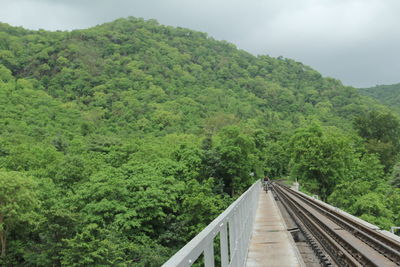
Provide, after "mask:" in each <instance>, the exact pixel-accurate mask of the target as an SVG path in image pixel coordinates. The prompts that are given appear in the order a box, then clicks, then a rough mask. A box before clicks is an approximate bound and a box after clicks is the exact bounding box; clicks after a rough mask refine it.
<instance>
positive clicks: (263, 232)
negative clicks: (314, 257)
mask: <svg viewBox="0 0 400 267" xmlns="http://www.w3.org/2000/svg"><path fill="white" fill-rule="evenodd" d="M283 266H292V267H296V266H304V263H303V260H302V259H301V256H300V254H299V252H298V250H297V247H296V245H295V244H294V241H293V239H292V236H291V234H290V233H289V232H288V231H287V227H286V224H285V222H284V219H283V217H282V214H281V213H280V211H279V208H278V206H277V204H276V202H275V200H274V197H273V195H272V192H268V194H266V193H265V191H261V192H260V196H259V200H258V208H257V213H256V219H255V222H254V228H253V234H252V238H251V241H250V247H249V252H248V255H247V261H246V267H283Z"/></svg>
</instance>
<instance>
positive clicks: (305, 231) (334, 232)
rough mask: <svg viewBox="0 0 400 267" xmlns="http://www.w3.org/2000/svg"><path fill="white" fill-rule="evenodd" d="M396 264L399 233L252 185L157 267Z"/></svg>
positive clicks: (278, 188)
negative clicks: (161, 265)
mask: <svg viewBox="0 0 400 267" xmlns="http://www.w3.org/2000/svg"><path fill="white" fill-rule="evenodd" d="M192 265H194V266H203V265H204V266H206V267H214V266H223V267H226V266H232V267H242V266H246V267H259V266H263V267H264V266H265V267H268V266H269V267H283V266H301V267H303V266H304V267H317V266H340V267H342V266H377V267H378V266H379V267H383V266H389V267H391V266H400V237H398V236H396V235H394V234H392V233H390V232H387V231H384V230H380V229H379V228H378V227H377V226H375V225H372V224H369V223H368V222H365V221H363V220H361V219H359V218H357V217H354V216H352V215H350V214H348V213H346V212H344V211H342V210H340V209H338V208H335V207H333V206H330V205H328V204H326V203H324V202H322V201H320V200H318V199H315V198H313V197H310V196H308V195H306V194H304V193H301V192H299V191H297V190H296V189H291V188H288V187H286V186H284V185H280V184H277V183H274V184H273V185H272V190H269V191H268V192H265V191H264V190H262V185H261V182H260V181H258V182H256V183H255V184H253V185H252V186H251V187H250V188H249V189H248V190H247V191H246V192H245V193H243V194H242V195H241V196H240V197H239V198H238V199H237V200H236V201H235V202H234V203H232V204H231V205H230V206H229V207H228V208H227V209H226V210H225V211H224V212H223V213H221V214H220V215H219V216H218V217H217V218H216V219H215V220H214V221H212V222H211V223H210V224H209V225H208V226H207V227H206V228H205V229H204V230H203V231H202V232H200V233H199V234H198V235H197V236H196V237H194V238H193V239H192V240H191V241H190V242H189V243H187V244H186V245H185V246H184V247H183V248H182V249H181V250H179V251H178V252H177V253H176V254H175V255H174V256H173V257H171V258H170V259H169V260H168V261H167V262H166V263H165V264H164V265H163V267H175V266H179V267H183V266H192Z"/></svg>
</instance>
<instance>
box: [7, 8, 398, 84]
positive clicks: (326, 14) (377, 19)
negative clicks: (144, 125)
mask: <svg viewBox="0 0 400 267" xmlns="http://www.w3.org/2000/svg"><path fill="white" fill-rule="evenodd" d="M127 16H134V17H142V18H145V19H150V18H153V19H156V20H158V21H159V22H160V23H162V24H167V25H173V26H181V27H186V28H191V29H194V30H199V31H203V32H207V33H208V34H209V35H210V36H212V37H214V38H216V39H221V40H227V41H230V42H232V43H234V44H236V45H237V46H238V47H239V48H241V49H244V50H246V51H249V52H251V53H253V54H255V55H257V54H268V55H270V56H274V57H276V56H284V57H287V58H292V59H295V60H297V61H301V62H303V63H304V64H306V65H309V66H311V67H313V68H314V69H316V70H318V71H319V72H321V73H322V74H323V75H325V76H330V77H334V78H338V79H340V80H342V81H343V83H344V84H346V85H353V86H355V87H367V86H374V85H376V84H393V83H399V82H400V0H0V21H1V22H6V23H9V24H11V25H14V26H23V27H25V28H29V29H38V28H42V29H47V30H71V29H77V28H87V27H90V26H94V25H97V24H101V23H104V22H108V21H112V20H114V19H116V18H119V17H127Z"/></svg>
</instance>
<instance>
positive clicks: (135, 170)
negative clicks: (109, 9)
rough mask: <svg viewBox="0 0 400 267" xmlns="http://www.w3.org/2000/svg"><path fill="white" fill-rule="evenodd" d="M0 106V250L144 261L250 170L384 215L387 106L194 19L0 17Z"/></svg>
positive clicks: (388, 219) (393, 120)
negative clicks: (87, 22) (33, 27)
mask: <svg viewBox="0 0 400 267" xmlns="http://www.w3.org/2000/svg"><path fill="white" fill-rule="evenodd" d="M0 109H1V112H0V246H1V255H0V265H1V264H2V265H6V266H7V265H8V266H160V265H161V264H162V263H163V262H164V261H165V260H166V259H168V258H169V257H170V256H171V255H172V254H173V253H174V252H176V251H177V250H178V249H179V248H180V247H181V246H182V245H184V244H185V243H186V242H187V241H188V240H190V239H191V238H192V237H193V236H195V235H196V234H197V233H198V232H199V231H200V230H201V229H202V228H204V227H205V226H206V225H207V224H208V223H209V222H210V221H211V220H212V219H213V218H214V217H215V216H217V215H218V214H219V213H220V212H221V211H222V210H223V209H224V208H226V207H227V206H228V205H229V204H230V203H231V202H232V201H233V200H234V199H235V197H237V196H239V195H240V194H241V193H242V192H243V191H244V190H245V189H246V188H248V186H249V185H251V184H252V183H253V182H254V181H255V179H260V178H261V177H263V176H264V175H265V174H268V175H269V176H271V177H285V176H289V177H292V178H294V177H296V178H298V179H299V181H300V183H301V184H302V185H303V186H304V187H303V188H304V190H306V191H308V192H311V193H313V194H318V195H320V196H321V198H323V199H324V200H327V201H329V202H330V203H332V204H333V205H336V206H339V207H341V208H343V209H345V210H347V211H349V212H351V213H352V214H354V215H356V216H360V217H361V218H363V219H366V220H368V221H370V222H372V223H375V224H377V225H379V226H381V227H384V228H388V227H390V226H392V225H400V217H399V214H400V193H399V190H400V189H399V188H398V187H399V185H400V178H399V175H400V170H399V169H400V167H398V166H397V165H396V163H397V162H398V154H399V151H400V143H399V140H400V138H399V137H400V123H399V118H398V116H397V115H395V114H393V113H392V112H391V111H390V109H389V108H387V107H385V106H383V105H380V104H378V103H377V102H374V101H373V100H372V99H370V98H367V97H364V96H361V95H360V94H359V92H358V90H356V89H354V88H352V87H347V86H343V85H342V84H341V82H340V81H338V80H335V79H331V78H324V77H322V76H321V75H320V74H319V73H318V72H317V71H315V70H313V69H311V68H310V67H308V66H305V65H303V64H301V63H298V62H295V61H293V60H290V59H285V58H272V57H269V56H257V57H256V56H253V55H251V54H249V53H247V52H245V51H242V50H238V49H237V48H236V47H235V46H234V45H233V44H230V43H227V42H224V41H216V40H214V39H213V38H210V37H208V36H207V35H206V34H204V33H200V32H195V31H191V30H188V29H183V28H174V27H166V26H162V25H159V24H158V23H157V22H156V21H154V20H149V21H144V20H142V19H136V18H127V19H119V20H117V21H114V22H112V23H106V24H103V25H100V26H96V27H93V28H90V29H86V30H76V31H71V32H48V31H43V30H40V31H29V30H25V29H22V28H18V27H12V26H9V25H7V24H0ZM393 166H395V167H393ZM396 171H397V172H396ZM251 173H254V176H253V175H250V174H251ZM396 175H397V176H396ZM396 177H397V180H396Z"/></svg>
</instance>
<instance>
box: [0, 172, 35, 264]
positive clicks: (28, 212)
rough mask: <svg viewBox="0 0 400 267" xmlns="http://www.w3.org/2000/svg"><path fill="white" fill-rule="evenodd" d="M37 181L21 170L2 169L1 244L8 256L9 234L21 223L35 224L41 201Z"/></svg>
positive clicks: (0, 200) (4, 255)
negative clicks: (38, 195)
mask: <svg viewBox="0 0 400 267" xmlns="http://www.w3.org/2000/svg"><path fill="white" fill-rule="evenodd" d="M36 186H37V185H36V183H35V181H34V180H33V179H32V178H31V177H29V176H26V175H24V174H22V173H20V172H13V171H5V170H0V244H1V254H0V255H1V258H4V257H6V252H7V239H8V234H9V233H10V232H11V231H13V230H14V229H15V228H16V227H17V226H18V225H19V224H22V223H26V224H30V225H35V224H36V223H37V222H38V221H37V219H38V216H37V213H36V212H35V210H36V209H37V208H38V207H39V205H40V202H39V200H38V198H37V195H36Z"/></svg>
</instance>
